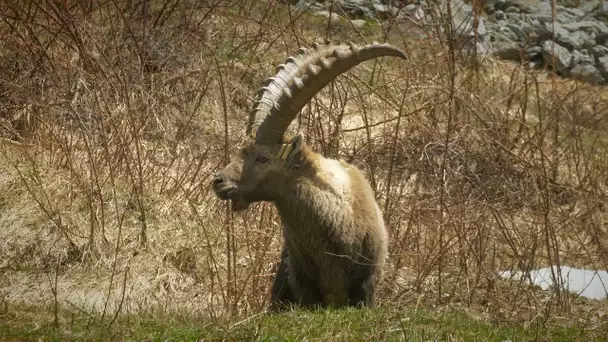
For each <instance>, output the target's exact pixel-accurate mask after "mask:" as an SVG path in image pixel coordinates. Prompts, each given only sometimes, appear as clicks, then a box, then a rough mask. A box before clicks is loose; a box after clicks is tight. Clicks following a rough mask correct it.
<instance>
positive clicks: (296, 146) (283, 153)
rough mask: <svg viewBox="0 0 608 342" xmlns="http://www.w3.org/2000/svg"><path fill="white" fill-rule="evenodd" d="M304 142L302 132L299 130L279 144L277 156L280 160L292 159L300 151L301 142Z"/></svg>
mask: <svg viewBox="0 0 608 342" xmlns="http://www.w3.org/2000/svg"><path fill="white" fill-rule="evenodd" d="M303 143H304V134H303V133H302V132H299V133H298V134H296V135H295V136H294V137H293V138H291V140H290V141H289V142H288V143H287V144H283V146H281V150H280V151H279V153H278V154H277V158H279V159H282V160H287V159H292V158H293V157H294V156H295V155H297V154H298V152H300V149H301V148H302V144H303Z"/></svg>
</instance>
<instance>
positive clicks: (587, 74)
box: [568, 63, 604, 84]
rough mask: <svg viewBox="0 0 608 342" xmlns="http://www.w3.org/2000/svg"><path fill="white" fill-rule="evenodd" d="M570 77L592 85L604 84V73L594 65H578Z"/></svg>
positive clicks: (571, 70)
mask: <svg viewBox="0 0 608 342" xmlns="http://www.w3.org/2000/svg"><path fill="white" fill-rule="evenodd" d="M568 74H569V76H570V77H572V78H574V79H577V80H580V81H583V82H588V83H592V84H600V83H603V82H604V78H603V77H602V73H601V72H600V71H599V70H598V69H597V68H596V67H595V66H593V65H592V64H586V63H585V64H577V65H575V66H574V67H573V68H572V69H570V72H569V73H568Z"/></svg>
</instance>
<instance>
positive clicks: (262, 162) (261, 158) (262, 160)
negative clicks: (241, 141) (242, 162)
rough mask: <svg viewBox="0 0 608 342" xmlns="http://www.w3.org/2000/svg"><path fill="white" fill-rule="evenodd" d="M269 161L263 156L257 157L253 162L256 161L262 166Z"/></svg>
mask: <svg viewBox="0 0 608 342" xmlns="http://www.w3.org/2000/svg"><path fill="white" fill-rule="evenodd" d="M269 160H270V159H268V158H266V157H264V156H258V157H257V158H256V160H255V161H257V162H258V163H261V164H264V163H267V162H268V161H269Z"/></svg>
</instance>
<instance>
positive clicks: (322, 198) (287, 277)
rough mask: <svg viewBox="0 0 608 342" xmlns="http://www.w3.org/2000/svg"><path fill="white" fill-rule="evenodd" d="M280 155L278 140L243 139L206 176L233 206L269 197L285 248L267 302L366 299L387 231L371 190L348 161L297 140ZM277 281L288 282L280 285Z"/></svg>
mask: <svg viewBox="0 0 608 342" xmlns="http://www.w3.org/2000/svg"><path fill="white" fill-rule="evenodd" d="M284 141H285V142H288V143H289V144H291V145H292V146H293V147H294V151H295V152H294V153H293V155H290V156H289V157H288V158H287V159H286V160H284V159H281V158H277V157H276V155H277V153H278V152H279V149H280V147H281V145H276V146H268V145H259V144H255V143H253V142H252V143H251V144H249V145H248V146H247V147H245V148H244V149H243V150H242V151H241V153H240V154H239V155H238V158H236V159H235V160H234V161H233V162H232V163H231V164H229V165H228V166H227V167H226V168H225V169H224V170H222V171H221V172H220V173H219V174H218V175H217V177H216V178H215V179H214V181H213V189H214V191H215V192H216V194H217V195H218V197H220V198H221V199H225V200H228V199H230V200H231V201H232V208H233V210H243V209H246V208H247V207H248V206H249V204H250V203H253V202H258V201H269V202H273V203H274V204H275V205H276V207H277V209H278V212H279V215H280V217H281V221H282V223H283V226H284V229H283V235H284V240H285V249H284V251H283V253H282V258H281V259H282V260H281V265H280V266H279V270H278V272H277V276H276V278H275V283H274V284H273V290H272V302H273V307H275V308H276V307H277V306H278V305H279V304H281V303H283V304H285V303H287V304H289V303H293V302H295V303H298V304H301V305H303V306H315V305H322V306H332V307H342V306H346V305H361V304H362V305H373V302H374V292H375V288H376V285H377V283H378V281H379V280H380V277H381V274H382V268H383V266H384V263H385V258H386V254H387V248H388V246H387V244H388V239H387V232H386V229H385V227H384V222H383V219H382V215H381V212H380V209H379V207H378V205H377V203H376V200H375V198H374V194H373V191H372V189H371V187H370V185H369V183H368V182H367V180H366V179H365V178H364V176H363V174H362V173H361V172H360V171H359V170H358V169H356V168H355V167H353V166H351V165H349V164H347V163H345V162H344V161H337V160H333V159H328V158H324V157H323V156H321V155H319V154H317V153H314V152H313V151H311V150H310V149H309V148H308V147H306V146H302V136H301V135H298V136H296V137H294V138H293V139H291V140H289V139H285V140H284ZM285 283H287V284H288V285H289V286H288V287H286V286H285Z"/></svg>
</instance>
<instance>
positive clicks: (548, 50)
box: [542, 40, 572, 74]
mask: <svg viewBox="0 0 608 342" xmlns="http://www.w3.org/2000/svg"><path fill="white" fill-rule="evenodd" d="M542 49H543V54H542V55H543V61H544V62H545V63H546V64H547V65H550V66H552V67H553V69H555V71H556V72H558V73H562V74H563V73H566V72H567V71H568V67H570V61H571V60H572V54H571V53H570V51H568V49H566V48H565V47H563V46H561V45H559V44H557V43H555V42H553V41H551V40H546V41H544V42H543V44H542Z"/></svg>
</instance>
